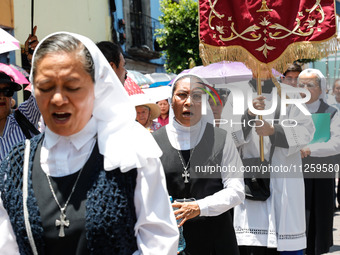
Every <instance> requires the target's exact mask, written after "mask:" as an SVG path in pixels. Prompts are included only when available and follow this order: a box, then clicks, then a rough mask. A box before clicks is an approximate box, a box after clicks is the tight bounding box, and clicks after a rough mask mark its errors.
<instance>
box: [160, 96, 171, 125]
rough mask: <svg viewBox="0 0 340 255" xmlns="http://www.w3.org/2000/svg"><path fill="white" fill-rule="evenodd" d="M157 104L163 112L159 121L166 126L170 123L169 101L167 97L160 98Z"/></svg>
mask: <svg viewBox="0 0 340 255" xmlns="http://www.w3.org/2000/svg"><path fill="white" fill-rule="evenodd" d="M157 105H158V106H159V108H160V109H161V114H160V115H159V117H158V123H159V124H161V125H162V126H165V125H166V124H168V123H169V108H170V105H169V101H168V100H167V99H164V100H160V101H158V102H157Z"/></svg>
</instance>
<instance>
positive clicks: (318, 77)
mask: <svg viewBox="0 0 340 255" xmlns="http://www.w3.org/2000/svg"><path fill="white" fill-rule="evenodd" d="M304 74H314V75H316V78H315V80H316V82H317V84H318V86H319V88H320V89H321V90H322V86H321V85H322V84H321V81H322V79H323V78H325V77H321V76H320V71H319V70H317V69H313V68H308V69H305V70H303V71H302V72H301V73H300V74H299V77H298V81H300V79H301V78H300V76H302V75H304Z"/></svg>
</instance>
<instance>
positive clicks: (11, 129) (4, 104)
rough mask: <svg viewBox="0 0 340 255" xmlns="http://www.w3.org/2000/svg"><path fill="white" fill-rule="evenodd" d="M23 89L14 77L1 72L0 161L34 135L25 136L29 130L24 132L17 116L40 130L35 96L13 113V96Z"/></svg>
mask: <svg viewBox="0 0 340 255" xmlns="http://www.w3.org/2000/svg"><path fill="white" fill-rule="evenodd" d="M21 89H22V86H21V85H20V84H18V83H16V82H14V78H13V77H11V76H9V75H7V74H6V73H4V72H0V136H1V139H0V161H1V160H3V159H4V158H5V156H6V154H7V153H8V152H9V151H10V149H11V148H12V146H13V145H14V144H16V143H18V142H21V141H23V140H25V138H26V135H27V136H29V134H30V135H31V136H33V135H34V134H33V133H29V134H27V133H26V135H25V133H24V132H26V130H27V128H25V129H24V130H23V129H22V128H21V127H20V125H19V123H18V119H17V118H16V115H17V114H19V115H20V119H23V120H25V121H26V122H30V123H31V124H32V125H33V126H35V128H38V122H39V118H40V111H39V109H38V106H37V103H36V101H35V98H34V97H33V96H30V97H29V99H28V100H26V101H24V102H23V103H21V104H20V105H19V107H18V109H17V111H19V112H17V113H16V114H15V111H12V96H13V94H14V92H16V91H19V90H21ZM17 116H18V115H17ZM19 122H20V120H19ZM29 138H30V137H29Z"/></svg>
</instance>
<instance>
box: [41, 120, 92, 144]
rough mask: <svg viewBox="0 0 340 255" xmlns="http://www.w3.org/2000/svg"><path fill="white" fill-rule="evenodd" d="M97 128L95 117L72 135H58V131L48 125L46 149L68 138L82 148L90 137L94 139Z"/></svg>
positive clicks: (45, 141) (45, 140)
mask: <svg viewBox="0 0 340 255" xmlns="http://www.w3.org/2000/svg"><path fill="white" fill-rule="evenodd" d="M96 130H97V128H96V121H95V120H94V119H93V118H91V119H90V120H89V122H87V124H86V125H85V127H84V128H83V129H82V130H80V131H79V132H78V133H76V134H73V135H71V136H60V135H57V134H56V133H54V132H52V131H51V130H50V129H49V128H48V127H46V130H45V139H44V147H46V149H51V148H53V147H54V146H55V145H56V144H57V143H58V142H60V141H61V140H68V141H70V142H71V143H72V144H73V146H74V147H75V148H76V149H77V150H80V149H81V148H82V147H83V146H84V145H85V144H86V143H87V142H88V141H89V140H90V139H92V138H93V137H94V136H95V135H96Z"/></svg>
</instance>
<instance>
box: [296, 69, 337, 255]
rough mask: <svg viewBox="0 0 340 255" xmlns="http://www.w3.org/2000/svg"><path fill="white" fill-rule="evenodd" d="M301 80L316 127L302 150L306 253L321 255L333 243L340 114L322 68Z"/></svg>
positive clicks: (302, 76) (309, 70)
mask: <svg viewBox="0 0 340 255" xmlns="http://www.w3.org/2000/svg"><path fill="white" fill-rule="evenodd" d="M298 82H299V83H298V85H299V87H300V88H305V89H308V90H309V92H310V93H311V98H310V100H309V101H308V102H307V103H306V106H307V108H308V110H309V112H310V113H311V114H312V115H313V120H314V125H315V127H316V131H315V134H314V138H313V140H312V142H311V143H309V144H308V145H307V146H305V147H304V148H302V149H301V158H302V166H303V170H304V177H305V178H304V181H305V206H306V226H307V231H306V233H307V249H306V253H307V254H308V255H314V254H315V255H319V254H323V253H327V252H328V251H329V248H330V247H331V246H332V245H333V214H334V189H335V187H334V173H335V171H333V170H332V169H334V166H335V165H337V164H339V156H340V155H339V152H340V133H339V130H340V117H339V114H338V113H337V109H336V108H334V107H332V106H329V105H328V104H327V103H325V96H326V78H325V77H324V76H323V75H322V73H321V72H320V71H319V70H317V69H312V68H309V69H305V70H303V71H302V72H301V73H300V75H299V80H298ZM317 118H322V119H319V120H318V119H317ZM320 127H321V128H320ZM320 166H322V169H321V170H322V171H318V170H316V171H314V174H310V173H313V167H315V168H316V169H320ZM327 177H328V178H327Z"/></svg>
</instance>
